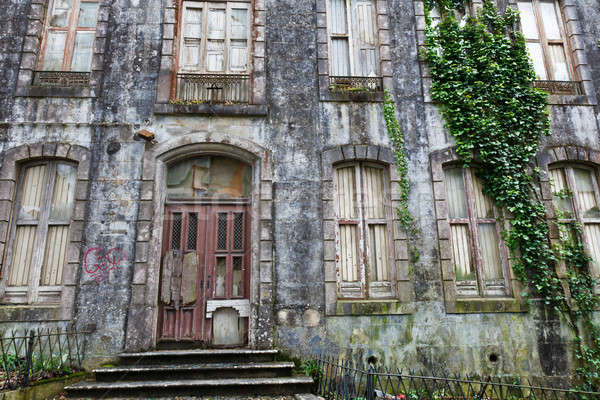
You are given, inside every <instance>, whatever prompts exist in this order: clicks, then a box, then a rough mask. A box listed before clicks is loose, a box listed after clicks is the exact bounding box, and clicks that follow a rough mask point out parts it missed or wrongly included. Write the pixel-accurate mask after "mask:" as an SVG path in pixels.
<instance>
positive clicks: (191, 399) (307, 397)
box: [78, 393, 324, 400]
mask: <svg viewBox="0 0 600 400" xmlns="http://www.w3.org/2000/svg"><path fill="white" fill-rule="evenodd" d="M117 399H118V400H134V398H129V399H128V398H125V397H120V398H116V397H103V400H117ZM174 399H176V400H324V398H323V397H320V396H315V395H314V394H310V393H303V394H295V395H289V396H218V395H217V396H177V397H175V398H173V397H153V398H152V400H174ZM78 400H94V399H93V398H84V397H79V398H78ZM135 400H137V399H135Z"/></svg>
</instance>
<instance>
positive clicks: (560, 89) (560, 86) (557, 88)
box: [533, 81, 585, 96]
mask: <svg viewBox="0 0 600 400" xmlns="http://www.w3.org/2000/svg"><path fill="white" fill-rule="evenodd" d="M533 87H534V88H536V89H541V90H543V91H545V92H548V93H549V94H557V95H571V96H582V95H584V94H585V93H584V91H583V85H582V84H581V82H574V81H534V82H533Z"/></svg>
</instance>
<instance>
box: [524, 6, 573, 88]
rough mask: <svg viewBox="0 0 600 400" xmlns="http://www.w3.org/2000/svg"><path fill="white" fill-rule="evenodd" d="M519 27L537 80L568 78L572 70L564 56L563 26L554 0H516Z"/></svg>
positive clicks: (565, 49)
mask: <svg viewBox="0 0 600 400" xmlns="http://www.w3.org/2000/svg"><path fill="white" fill-rule="evenodd" d="M518 6H519V11H520V13H521V29H522V31H523V35H524V36H525V40H526V42H527V49H528V50H529V55H530V57H531V59H532V60H533V65H534V67H535V72H536V74H537V78H538V79H539V80H550V81H570V80H572V77H573V74H572V71H571V65H570V62H569V57H568V47H567V42H566V35H565V28H564V24H563V18H562V13H561V10H560V5H559V4H558V2H557V1H556V0H528V1H519V2H518Z"/></svg>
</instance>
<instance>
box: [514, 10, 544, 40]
mask: <svg viewBox="0 0 600 400" xmlns="http://www.w3.org/2000/svg"><path fill="white" fill-rule="evenodd" d="M519 11H520V12H521V29H522V30H523V35H525V38H526V39H539V37H540V34H539V32H538V28H537V21H536V18H535V14H534V12H533V4H532V3H531V1H520V2H519Z"/></svg>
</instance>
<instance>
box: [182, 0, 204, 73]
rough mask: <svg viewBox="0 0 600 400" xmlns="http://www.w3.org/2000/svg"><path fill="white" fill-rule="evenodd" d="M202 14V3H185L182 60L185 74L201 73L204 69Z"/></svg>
mask: <svg viewBox="0 0 600 400" xmlns="http://www.w3.org/2000/svg"><path fill="white" fill-rule="evenodd" d="M202 12H203V8H202V4H201V3H192V2H186V3H185V7H184V9H183V17H182V18H183V28H182V39H181V60H180V63H181V70H182V71H184V72H200V71H201V68H202V63H201V60H202V36H203V35H202V33H203V32H202Z"/></svg>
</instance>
